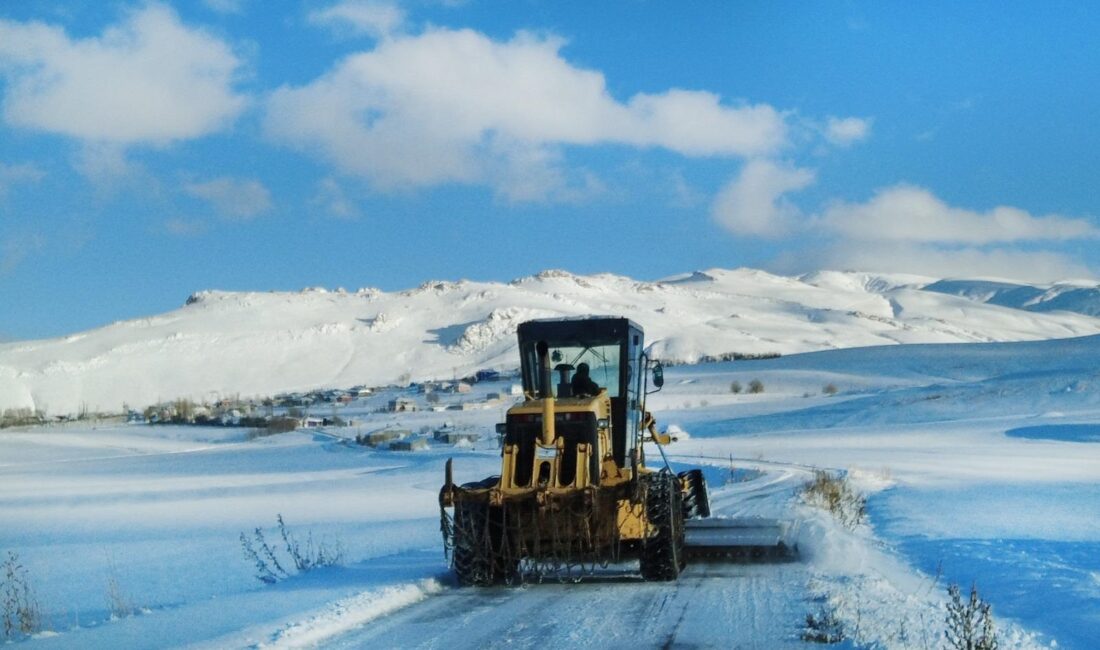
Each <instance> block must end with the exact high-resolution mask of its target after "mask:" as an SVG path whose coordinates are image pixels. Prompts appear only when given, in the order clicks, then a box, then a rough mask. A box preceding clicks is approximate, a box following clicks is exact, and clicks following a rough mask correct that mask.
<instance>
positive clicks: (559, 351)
mask: <svg viewBox="0 0 1100 650" xmlns="http://www.w3.org/2000/svg"><path fill="white" fill-rule="evenodd" d="M548 347H549V355H550V368H551V369H553V370H555V372H554V373H553V379H552V380H551V382H550V384H551V390H552V392H553V394H554V396H555V397H558V396H559V395H558V393H559V391H558V382H559V381H560V374H559V373H560V372H561V370H562V369H565V370H566V371H567V373H566V374H567V376H568V377H573V376H574V375H576V373H577V368H578V367H580V365H581V364H582V363H583V364H587V365H588V376H589V378H590V379H592V381H594V382H596V385H597V386H599V387H600V388H606V389H607V394H608V395H609V396H611V397H619V396H620V387H619V361H620V359H619V343H618V342H617V341H616V342H609V343H606V344H603V345H586V344H581V343H575V342H570V343H554V342H548ZM524 356H525V359H524V360H525V361H526V362H527V363H526V364H524V365H525V366H526V368H525V372H526V373H527V375H528V379H529V382H530V383H529V385H531V386H537V385H538V357H537V355H536V352H535V346H534V345H531V346H529V347H528V349H526V350H524Z"/></svg>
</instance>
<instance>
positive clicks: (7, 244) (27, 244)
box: [0, 233, 46, 277]
mask: <svg viewBox="0 0 1100 650" xmlns="http://www.w3.org/2000/svg"><path fill="white" fill-rule="evenodd" d="M45 246H46V239H45V237H43V236H42V235H40V234H38V233H24V234H19V235H8V236H6V237H5V238H4V240H3V242H0V277H2V276H5V275H7V274H9V273H11V272H12V271H14V270H15V269H16V267H18V266H19V265H20V264H22V263H23V261H24V260H26V259H27V257H28V256H30V255H32V254H34V253H37V252H39V251H41V250H42V249H43V248H44V247H45Z"/></svg>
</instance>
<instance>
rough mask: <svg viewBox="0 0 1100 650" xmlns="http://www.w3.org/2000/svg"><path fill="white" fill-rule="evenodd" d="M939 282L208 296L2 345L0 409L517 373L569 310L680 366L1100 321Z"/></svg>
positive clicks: (720, 274) (558, 279)
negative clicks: (613, 322)
mask: <svg viewBox="0 0 1100 650" xmlns="http://www.w3.org/2000/svg"><path fill="white" fill-rule="evenodd" d="M934 282H936V279H935V278H925V277H918V276H903V275H873V274H867V273H852V272H833V271H822V272H816V273H812V274H807V275H804V276H800V277H784V276H778V275H772V274H769V273H765V272H762V271H757V270H752V269H736V270H722V269H714V270H709V271H705V272H695V273H692V274H687V275H683V276H677V277H674V278H669V279H666V280H663V281H659V282H639V281H635V280H632V279H630V278H627V277H622V276H615V275H607V274H602V275H593V276H578V275H573V274H571V273H567V272H563V271H546V272H543V273H540V274H538V275H535V276H530V277H525V278H520V279H517V280H514V281H512V282H510V283H507V284H503V283H483V282H469V281H460V282H436V281H433V282H427V283H425V284H423V285H421V286H420V287H418V288H416V289H413V290H409V291H403V292H396V293H386V292H382V291H379V290H376V289H361V290H359V291H356V292H344V291H336V292H329V291H325V290H320V289H310V290H305V291H302V292H299V293H227V292H216V291H206V292H201V293H197V294H195V295H193V296H192V297H191V298H190V299H188V301H187V304H186V305H185V306H184V307H182V308H180V309H178V310H175V311H172V312H169V313H167V314H163V315H160V316H155V317H151V318H144V319H138V320H132V321H124V322H118V323H114V324H112V325H109V326H106V327H103V328H99V329H96V330H91V331H88V332H83V333H79V334H74V335H72V336H68V337H64V338H59V339H52V340H44V341H21V342H15V343H7V344H2V345H0V409H6V408H13V407H33V408H38V409H43V410H46V411H47V412H49V413H69V412H74V411H76V410H78V409H80V408H81V407H82V406H86V407H87V408H89V409H92V410H117V409H119V408H121V407H122V404H123V403H124V402H125V403H128V404H129V405H131V406H134V407H140V406H143V405H147V404H151V403H155V402H158V401H161V400H167V399H173V398H177V397H191V398H195V399H210V398H215V397H219V396H226V395H233V394H240V395H242V396H252V395H270V394H274V393H277V392H281V391H288V390H301V389H312V388H318V387H326V386H333V387H347V386H352V385H356V384H368V385H380V384H387V383H391V382H396V381H401V380H408V379H412V380H417V379H426V378H443V377H450V376H452V375H454V374H456V373H457V374H460V375H464V374H467V373H470V372H472V371H474V370H476V369H478V368H486V367H497V368H505V367H512V366H514V365H515V353H514V345H515V344H514V338H515V336H514V335H515V329H516V326H517V325H518V324H519V323H520V322H522V321H524V320H527V319H531V318H539V317H552V316H563V315H580V314H614V315H623V316H627V317H629V318H632V319H634V320H635V321H637V322H638V323H640V324H642V326H643V327H645V329H646V333H647V337H648V340H649V341H650V342H651V343H652V344H653V355H654V356H655V357H658V358H663V359H666V360H677V361H686V362H691V361H695V360H698V359H699V358H700V357H702V356H706V355H710V356H720V355H724V354H730V353H741V354H762V353H780V354H790V353H796V352H807V351H814V350H823V349H830V348H848V347H857V346H868V345H882V344H891V343H932V342H935V343H949V342H972V341H1016V340H1034V339H1047V338H1064V337H1072V336H1080V335H1087V334H1095V333H1100V318H1096V317H1093V316H1089V315H1086V314H1081V313H1072V312H1068V311H1066V312H1062V311H1042V312H1040V311H1036V310H1034V308H1032V307H1030V306H1029V305H1024V304H1012V305H1010V306H1003V305H1000V304H996V303H995V302H994V301H992V300H988V298H985V297H984V296H985V295H986V294H983V293H981V292H979V291H978V290H977V289H975V288H974V287H977V286H978V283H972V286H970V289H973V290H970V289H967V290H960V288H966V287H963V285H959V284H958V283H957V282H956V285H952V286H954V288H955V290H952V291H948V292H945V291H944V283H943V282H939V283H937V284H938V285H939V287H938V288H937V290H935V291H929V290H926V289H925V288H924V287H927V286H928V285H931V284H932V283H934ZM933 286H936V285H933ZM1074 286H1077V285H1074ZM1078 288H1079V289H1082V290H1086V289H1087V288H1084V287H1080V286H1078ZM1091 290H1092V291H1095V288H1093V289H1091ZM986 293H988V292H986ZM1063 293H1064V292H1063ZM953 294H961V295H953ZM1050 304H1057V303H1056V302H1054V301H1051V303H1050ZM1017 307H1022V308H1017ZM1083 311H1087V310H1083Z"/></svg>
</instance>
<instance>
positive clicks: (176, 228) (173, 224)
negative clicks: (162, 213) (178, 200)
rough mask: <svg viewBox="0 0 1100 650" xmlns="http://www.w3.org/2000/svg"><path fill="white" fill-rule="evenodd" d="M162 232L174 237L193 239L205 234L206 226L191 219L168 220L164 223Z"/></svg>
mask: <svg viewBox="0 0 1100 650" xmlns="http://www.w3.org/2000/svg"><path fill="white" fill-rule="evenodd" d="M164 231H165V232H166V233H168V234H169V235H174V236H176V237H195V236H198V235H201V234H203V233H204V232H206V224H205V223H203V222H202V221H196V220H192V219H178V218H177V219H169V220H168V221H165V222H164Z"/></svg>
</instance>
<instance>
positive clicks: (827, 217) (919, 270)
mask: <svg viewBox="0 0 1100 650" xmlns="http://www.w3.org/2000/svg"><path fill="white" fill-rule="evenodd" d="M813 181H814V172H813V170H808V169H798V168H794V167H790V166H782V165H779V164H777V163H775V162H772V161H768V160H753V161H750V162H749V163H747V164H746V165H745V167H744V168H743V169H742V170H741V173H740V174H739V175H738V176H737V177H735V178H734V179H733V180H732V181H730V183H729V184H728V185H727V186H726V187H725V188H723V189H722V191H721V192H720V193H719V194H718V196H717V198H716V199H715V201H714V204H713V206H712V213H713V215H714V217H715V219H716V220H717V221H718V222H719V223H721V224H722V225H723V226H725V227H726V228H728V229H729V230H730V231H731V232H733V233H735V234H738V235H749V236H755V237H764V238H768V237H770V238H776V237H781V236H784V235H788V234H791V233H793V232H795V230H796V228H795V227H796V226H798V227H799V229H800V230H801V232H802V233H803V234H804V235H807V237H806V238H804V239H803V240H802V241H801V242H799V241H797V240H796V241H793V242H791V244H792V246H791V247H790V248H789V249H788V250H787V251H786V252H785V253H783V254H782V255H781V256H780V258H779V259H777V260H776V263H775V268H776V269H777V270H783V271H788V272H802V271H807V270H813V269H820V268H840V269H859V270H864V271H879V272H898V273H916V274H921V275H928V276H932V277H976V276H984V277H1000V278H1006V279H1013V280H1023V281H1030V282H1046V281H1053V280H1058V279H1065V278H1067V277H1089V276H1091V275H1092V272H1091V271H1090V269H1089V268H1088V267H1087V266H1086V265H1084V264H1082V263H1081V262H1080V261H1078V260H1077V259H1075V258H1074V256H1072V255H1070V254H1067V253H1063V252H1059V251H1057V250H1052V249H1051V246H1052V245H1054V244H1058V243H1064V242H1070V241H1080V240H1085V239H1093V238H1097V237H1098V236H1100V229H1097V228H1096V227H1095V226H1093V224H1092V223H1091V222H1090V221H1089V220H1087V219H1071V218H1067V217H1063V216H1060V215H1045V216H1033V215H1031V214H1029V213H1028V212H1026V211H1024V210H1021V209H1019V208H1013V207H1005V206H1000V207H995V208H992V209H990V210H987V211H985V212H978V211H973V210H966V209H962V208H957V207H952V206H950V205H948V204H947V203H945V202H944V201H942V200H941V199H939V198H937V197H936V196H935V195H933V194H932V193H931V192H929V191H928V190H926V189H923V188H919V187H913V186H909V185H897V186H894V187H889V188H884V189H882V190H879V191H878V192H877V193H876V194H875V195H874V196H873V197H872V198H871V199H869V200H868V201H866V202H863V203H845V202H833V203H832V204H831V205H829V206H828V207H827V208H826V209H825V210H824V211H823V212H819V213H808V214H803V213H802V211H800V210H799V209H798V208H797V207H796V206H794V205H793V204H792V203H790V201H789V199H788V198H787V197H786V195H787V194H788V193H790V192H795V191H798V190H800V189H803V188H805V187H807V186H809V185H810V184H812V183H813ZM1044 244H1045V246H1044Z"/></svg>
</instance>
